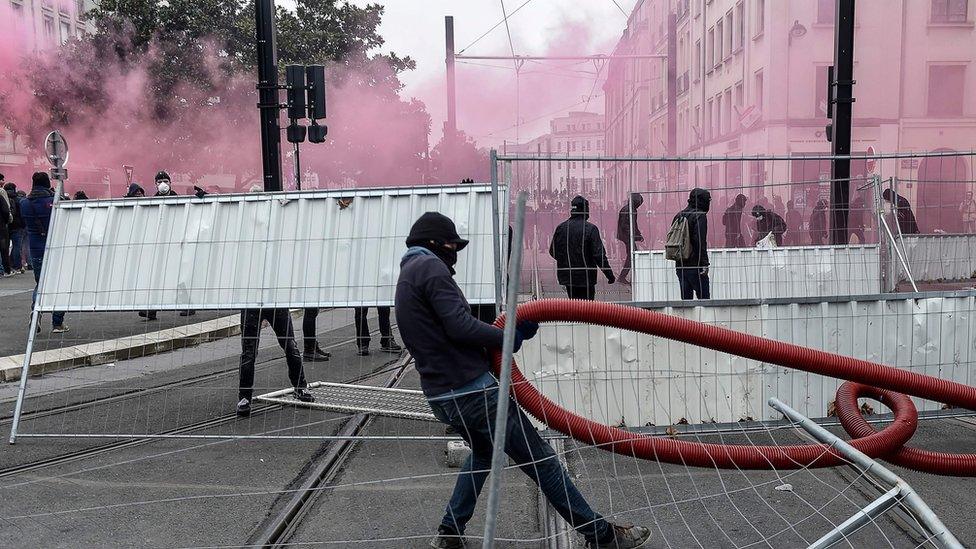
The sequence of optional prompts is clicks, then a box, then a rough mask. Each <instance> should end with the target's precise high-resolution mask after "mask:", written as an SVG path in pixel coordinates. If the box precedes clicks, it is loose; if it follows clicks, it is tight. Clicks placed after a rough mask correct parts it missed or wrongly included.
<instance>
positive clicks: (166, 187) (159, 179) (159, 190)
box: [154, 171, 176, 196]
mask: <svg viewBox="0 0 976 549" xmlns="http://www.w3.org/2000/svg"><path fill="white" fill-rule="evenodd" d="M155 181H156V194H155V195H154V196H176V192H175V191H173V180H172V179H170V177H169V174H168V173H166V172H164V171H159V172H157V173H156V178H155Z"/></svg>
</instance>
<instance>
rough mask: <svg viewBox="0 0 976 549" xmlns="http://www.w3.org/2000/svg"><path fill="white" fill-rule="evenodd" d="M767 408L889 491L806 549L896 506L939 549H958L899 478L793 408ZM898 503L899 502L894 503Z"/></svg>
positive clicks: (956, 542) (778, 404)
mask: <svg viewBox="0 0 976 549" xmlns="http://www.w3.org/2000/svg"><path fill="white" fill-rule="evenodd" d="M768 404H769V406H770V407H772V408H773V409H775V410H777V411H778V412H780V413H782V414H783V415H784V416H786V417H787V418H788V419H789V420H790V421H792V422H794V423H796V424H797V425H799V426H800V427H801V428H802V429H803V430H804V431H806V432H808V433H810V435H811V436H813V438H815V439H817V440H819V441H820V442H822V443H823V444H826V445H828V446H830V447H831V448H833V449H834V451H836V452H837V453H839V454H841V455H842V456H844V457H845V458H847V459H848V460H850V461H851V463H853V464H854V465H856V466H857V467H858V468H859V469H860V470H861V472H862V473H864V474H870V475H873V476H874V477H876V478H877V479H878V480H880V481H881V482H883V483H885V484H888V485H890V486H892V488H891V490H889V491H888V492H886V493H885V494H884V495H882V496H881V497H880V498H878V499H877V500H875V501H874V502H872V503H871V504H870V505H868V506H867V507H865V508H864V509H862V510H861V511H859V512H858V513H857V514H856V515H854V516H853V517H851V518H849V519H847V520H846V521H844V523H843V524H841V525H839V526H837V527H836V528H834V529H833V530H831V531H830V532H828V533H827V535H825V536H824V537H822V538H820V539H819V540H817V541H816V542H815V543H814V544H812V545H810V547H830V545H832V544H834V543H836V542H838V541H841V540H843V539H845V538H846V536H847V534H849V533H851V532H853V531H854V530H856V529H857V527H859V526H861V525H863V524H865V523H867V522H869V521H871V520H873V519H874V518H875V517H877V516H879V515H881V514H882V513H884V512H885V511H887V510H888V509H891V508H892V507H894V506H895V505H897V504H899V503H900V504H901V505H902V506H903V507H905V509H907V510H908V511H910V512H911V513H912V514H913V515H914V516H915V518H916V519H917V520H918V523H919V524H920V525H922V527H923V528H925V529H926V530H927V531H928V533H929V534H930V535H931V536H932V537H933V538H934V539H935V540H937V541H938V543H939V545H940V546H941V547H946V548H949V549H962V547H963V546H962V544H961V543H959V540H957V539H956V537H955V536H954V535H952V532H950V531H949V529H948V528H946V525H945V524H943V523H942V520H940V519H939V517H938V515H936V514H935V513H934V512H933V511H932V509H931V508H930V507H929V506H928V505H927V504H926V503H925V502H924V501H922V498H920V497H919V496H918V494H916V493H915V490H914V489H913V488H912V487H911V486H910V485H909V484H908V483H907V482H905V481H904V480H902V479H901V477H899V476H898V475H896V474H895V473H893V472H891V470H890V469H888V468H887V467H885V466H884V465H882V464H881V463H879V462H877V461H875V460H874V459H872V458H870V457H868V456H867V455H866V454H864V453H863V452H861V451H860V450H858V449H857V448H854V447H853V446H851V445H850V444H848V443H847V442H845V441H843V440H841V439H840V438H839V437H838V436H837V435H834V434H833V433H831V432H830V431H828V430H826V429H824V428H823V427H821V426H820V425H819V424H817V423H816V422H815V421H813V420H812V419H810V418H808V417H806V416H804V415H803V414H801V413H800V412H797V411H796V410H794V409H793V408H790V407H789V406H787V405H786V404H784V403H783V402H781V401H780V400H779V399H777V398H771V399H769V401H768ZM899 499H900V500H901V501H898V500H899Z"/></svg>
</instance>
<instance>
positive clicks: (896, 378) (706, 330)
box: [494, 299, 976, 475]
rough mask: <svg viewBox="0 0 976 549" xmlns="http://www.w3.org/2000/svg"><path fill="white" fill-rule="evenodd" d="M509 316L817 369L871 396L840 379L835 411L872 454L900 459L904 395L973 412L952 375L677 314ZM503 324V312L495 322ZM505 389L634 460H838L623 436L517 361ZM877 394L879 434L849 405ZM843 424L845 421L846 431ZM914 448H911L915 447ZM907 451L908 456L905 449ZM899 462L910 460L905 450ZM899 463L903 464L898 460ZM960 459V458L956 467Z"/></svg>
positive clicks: (813, 451)
mask: <svg viewBox="0 0 976 549" xmlns="http://www.w3.org/2000/svg"><path fill="white" fill-rule="evenodd" d="M516 317H517V318H518V319H520V320H522V319H524V320H534V321H537V322H579V323H586V324H597V325H602V326H608V327H614V328H621V329H624V330H630V331H634V332H640V333H644V334H649V335H654V336H659V337H664V338H667V339H672V340H675V341H682V342H685V343H690V344H692V345H698V346H700V347H705V348H708V349H714V350H716V351H722V352H726V353H729V354H733V355H738V356H741V357H744V358H749V359H753V360H757V361H760V362H766V363H769V364H777V365H780V366H785V367H788V368H794V369H797V370H803V371H807V372H811V373H816V374H821V375H826V376H830V377H835V378H839V379H845V380H848V381H855V382H858V383H862V384H866V385H869V386H871V390H870V392H868V391H864V392H859V391H862V390H861V389H858V386H856V385H854V384H845V385H842V386H841V387H840V388H839V389H838V394H837V411H838V415H839V416H840V418H841V422H842V423H843V424H844V426H845V428H847V429H848V430H849V431H851V430H852V429H857V433H858V434H854V432H852V433H851V434H852V435H853V436H855V437H857V438H855V439H854V440H852V441H851V444H852V445H853V446H854V447H856V448H858V449H859V450H861V451H862V452H864V453H865V454H867V455H869V456H871V457H885V456H901V457H897V458H896V459H902V458H903V457H904V456H903V454H904V452H905V450H903V449H902V447H903V446H904V444H905V443H906V442H907V441H908V439H909V438H911V436H912V435H913V434H914V432H915V429H916V427H917V425H918V412H917V411H916V409H915V406H914V405H913V404H912V402H911V399H909V398H908V397H907V396H906V394H907V395H913V396H916V397H920V398H925V399H928V400H934V401H937V402H945V403H948V404H951V405H953V406H957V407H961V408H968V409H976V388H974V387H970V386H968V385H963V384H960V383H956V382H953V381H947V380H943V379H938V378H934V377H930V376H925V375H921V374H917V373H914V372H909V371H905V370H900V369H897V368H891V367H889V366H882V365H880V364H875V363H872V362H867V361H864V360H858V359H855V358H850V357H845V356H840V355H835V354H832V353H827V352H824V351H818V350H815V349H808V348H806V347H801V346H799V345H793V344H790V343H783V342H780V341H773V340H769V339H765V338H761V337H756V336H752V335H748V334H743V333H739V332H735V331H732V330H728V329H725V328H720V327H717V326H710V325H707V324H702V323H700V322H694V321H691V320H685V319H682V318H677V317H674V316H669V315H664V314H660V313H655V312H652V311H647V310H644V309H638V308H636V307H628V306H624V305H615V304H610V303H600V302H594V301H580V300H566V299H553V300H541V301H533V302H530V303H525V304H522V305H519V306H518V309H517V312H516ZM495 324H496V325H497V326H499V327H501V326H504V325H505V318H504V315H502V316H501V317H499V318H498V320H496V321H495ZM500 366H501V353H500V352H495V353H494V367H495V371H496V373H497V372H498V369H499V368H500ZM512 394H513V395H514V397H515V399H516V400H517V401H518V403H519V404H520V405H521V406H522V407H523V408H524V409H525V410H526V411H528V412H529V413H530V414H532V415H533V416H535V417H536V418H537V419H539V421H542V422H543V423H545V424H546V425H548V426H549V427H551V428H553V429H556V430H557V431H560V432H562V433H565V434H566V435H569V436H571V437H573V438H574V439H576V440H579V441H581V442H584V443H586V444H592V445H595V446H598V447H600V448H603V449H605V450H609V451H611V452H616V453H619V454H625V455H632V456H636V457H639V458H645V459H653V460H657V461H664V462H668V463H677V464H684V465H694V466H699V467H719V468H738V469H770V468H776V469H796V468H801V467H826V466H831V465H837V464H839V463H841V462H842V460H841V458H839V457H838V456H836V455H834V454H833V452H832V451H831V450H830V449H829V448H828V447H827V446H824V445H821V444H810V445H795V446H745V445H734V444H706V443H701V442H693V441H686V440H677V439H672V438H663V437H652V436H647V435H640V434H636V433H631V432H628V431H625V430H623V429H618V428H616V427H609V426H606V425H601V424H599V423H595V422H593V421H591V420H589V419H587V418H584V417H581V416H578V415H576V414H573V413H572V412H569V411H567V410H565V409H563V408H561V407H559V406H558V405H556V404H555V403H553V402H552V401H550V400H549V399H548V398H546V397H545V396H543V395H542V394H541V393H540V392H539V391H538V389H536V387H535V386H534V385H533V384H532V383H530V382H529V381H528V380H526V379H525V376H523V375H522V372H521V371H520V370H519V369H518V365H517V364H515V363H513V364H512ZM860 395H863V396H871V397H872V398H877V399H879V400H880V401H881V402H882V403H884V404H885V405H886V406H888V407H889V408H891V410H892V412H893V413H894V421H893V423H892V424H891V425H889V426H888V427H886V428H885V429H883V430H882V431H878V432H875V431H874V429H873V428H871V427H870V426H867V431H865V430H864V429H862V428H861V427H860V423H859V421H860V422H863V423H864V425H865V426H866V425H867V423H866V422H864V419H863V417H862V416H861V412H860V410H859V409H858V407H857V397H858V396H860ZM848 425H850V426H851V427H848ZM915 452H920V451H915ZM909 453H910V454H911V452H909ZM928 454H931V455H929V456H926V457H925V461H926V463H925V464H923V465H919V466H917V467H916V468H920V469H922V468H924V470H928V471H932V472H938V473H944V474H958V475H962V474H966V475H968V474H976V460H974V459H972V456H964V457H965V459H964V460H962V462H959V460H957V457H958V456H952V455H948V454H934V453H928ZM908 459H912V458H911V456H909V457H908ZM906 463H907V462H906ZM960 463H962V464H961V465H960Z"/></svg>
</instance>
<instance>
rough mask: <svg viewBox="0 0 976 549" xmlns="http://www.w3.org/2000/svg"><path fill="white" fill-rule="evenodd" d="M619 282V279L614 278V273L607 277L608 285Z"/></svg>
mask: <svg viewBox="0 0 976 549" xmlns="http://www.w3.org/2000/svg"><path fill="white" fill-rule="evenodd" d="M616 281H617V277H615V276H613V273H610V274H608V275H607V284H613V283H614V282H616Z"/></svg>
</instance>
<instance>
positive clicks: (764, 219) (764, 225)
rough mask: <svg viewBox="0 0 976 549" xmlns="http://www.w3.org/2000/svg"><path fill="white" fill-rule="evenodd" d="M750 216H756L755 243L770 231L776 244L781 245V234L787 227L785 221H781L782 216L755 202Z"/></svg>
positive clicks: (784, 232)
mask: <svg viewBox="0 0 976 549" xmlns="http://www.w3.org/2000/svg"><path fill="white" fill-rule="evenodd" d="M752 217H755V218H756V234H755V240H756V242H755V243H756V244H758V243H759V241H760V240H762V239H764V238H766V235H768V234H770V233H772V235H773V239H774V240H775V241H776V245H777V246H782V245H783V235H784V234H786V231H787V227H786V221H783V218H782V217H780V216H779V214H777V213H775V212H771V211H769V210H767V209H766V208H764V207H762V206H760V205H759V204H756V205H755V206H753V207H752Z"/></svg>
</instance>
